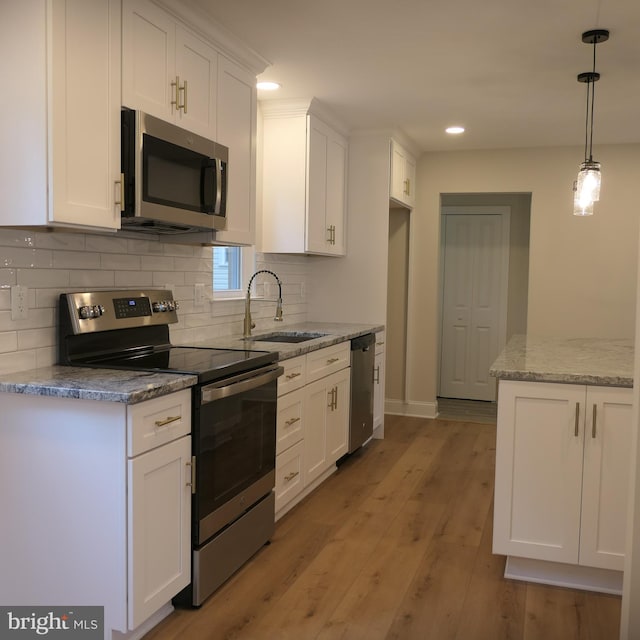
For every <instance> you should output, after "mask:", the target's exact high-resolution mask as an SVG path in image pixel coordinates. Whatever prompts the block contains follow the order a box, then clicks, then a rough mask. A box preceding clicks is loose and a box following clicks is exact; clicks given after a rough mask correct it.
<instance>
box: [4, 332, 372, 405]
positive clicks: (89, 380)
mask: <svg viewBox="0 0 640 640" xmlns="http://www.w3.org/2000/svg"><path fill="white" fill-rule="evenodd" d="M383 329H384V326H383V325H368V324H340V323H318V322H307V323H304V324H298V325H285V326H283V327H281V328H280V329H279V331H286V332H292V333H297V332H313V333H323V334H326V335H323V336H321V337H318V338H313V339H312V340H306V341H305V342H298V343H285V342H261V341H260V340H259V339H253V340H244V339H243V338H242V337H241V336H237V335H236V336H230V337H228V338H217V339H215V340H208V341H203V342H201V343H197V344H195V343H189V345H188V346H200V347H213V348H218V349H255V350H257V351H272V352H273V351H275V352H278V354H279V355H278V357H279V359H280V360H286V359H288V358H294V357H295V356H299V355H302V354H305V353H308V352H310V351H315V350H316V349H322V348H323V347H328V346H331V345H332V344H337V343H339V342H345V341H346V340H351V338H356V337H357V336H361V335H364V334H365V333H371V332H373V333H376V332H378V331H382V330H383ZM261 333H262V334H264V335H268V334H270V333H274V331H268V332H267V331H264V332H258V334H257V335H256V338H259V337H260V334H261ZM196 382H197V378H196V376H193V375H185V374H178V373H153V372H147V371H118V370H115V369H91V368H84V367H63V366H53V367H43V368H41V369H32V370H30V371H19V372H16V373H10V374H6V375H3V376H0V392H5V393H22V394H27V395H35V396H57V397H60V398H78V399H81V400H104V401H109V402H123V403H126V404H137V403H138V402H143V401H144V400H150V399H151V398H155V397H157V396H163V395H167V394H169V393H173V392H174V391H180V390H181V389H186V388H188V387H191V386H193V385H194V384H196Z"/></svg>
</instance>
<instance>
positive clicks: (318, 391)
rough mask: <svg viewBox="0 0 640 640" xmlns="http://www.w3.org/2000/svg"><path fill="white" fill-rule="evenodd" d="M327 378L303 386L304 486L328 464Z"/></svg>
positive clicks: (329, 393) (329, 396)
mask: <svg viewBox="0 0 640 640" xmlns="http://www.w3.org/2000/svg"><path fill="white" fill-rule="evenodd" d="M328 379H329V378H322V379H321V380H317V381H316V382H312V383H311V384H308V385H307V386H306V387H305V432H304V440H303V442H304V455H303V460H304V486H305V487H308V486H309V485H310V484H311V483H312V482H313V481H314V480H315V479H316V478H318V477H320V476H321V475H322V474H323V473H324V472H325V471H326V470H327V469H328V468H329V467H330V466H331V462H330V461H329V460H328V458H327V450H328V446H327V419H328V416H329V411H328V409H329V404H330V403H331V402H332V400H333V392H332V386H331V385H329V384H328Z"/></svg>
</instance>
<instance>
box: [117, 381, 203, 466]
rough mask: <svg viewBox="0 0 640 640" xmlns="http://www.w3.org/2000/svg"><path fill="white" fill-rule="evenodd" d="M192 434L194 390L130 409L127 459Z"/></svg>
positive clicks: (172, 394)
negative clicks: (192, 394)
mask: <svg viewBox="0 0 640 640" xmlns="http://www.w3.org/2000/svg"><path fill="white" fill-rule="evenodd" d="M187 433H191V389H184V390H183V391H178V392H177V393H171V394H169V395H167V396H161V397H160V398H154V399H153V400H147V401H146V402H141V403H140V404H134V405H131V406H130V407H127V456H129V457H132V456H137V455H138V454H140V453H143V452H144V451H149V450H150V449H154V448H155V447H159V446H160V445H163V444H165V443H167V442H171V441H172V440H175V439H176V438H179V437H181V436H184V435H186V434H187Z"/></svg>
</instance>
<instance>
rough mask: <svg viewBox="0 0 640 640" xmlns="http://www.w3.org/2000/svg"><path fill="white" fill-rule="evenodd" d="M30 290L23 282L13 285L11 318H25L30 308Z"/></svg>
mask: <svg viewBox="0 0 640 640" xmlns="http://www.w3.org/2000/svg"><path fill="white" fill-rule="evenodd" d="M28 295H29V290H28V289H27V287H23V286H22V285H21V284H16V285H14V286H12V287H11V319H12V320H25V319H26V317H27V311H28V310H29V300H28V298H27V296H28Z"/></svg>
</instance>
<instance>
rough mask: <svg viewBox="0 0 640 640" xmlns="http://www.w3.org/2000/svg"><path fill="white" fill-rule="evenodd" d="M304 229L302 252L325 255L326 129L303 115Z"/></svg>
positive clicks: (315, 119)
mask: <svg viewBox="0 0 640 640" xmlns="http://www.w3.org/2000/svg"><path fill="white" fill-rule="evenodd" d="M307 128H308V129H307V226H306V243H305V244H306V250H307V251H308V252H311V253H327V252H328V251H329V249H330V244H329V238H330V236H329V228H328V225H327V219H326V215H327V162H328V159H329V138H330V135H331V131H330V129H329V127H328V126H327V125H326V124H324V122H322V121H321V120H318V118H316V117H315V116H313V115H309V116H307Z"/></svg>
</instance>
